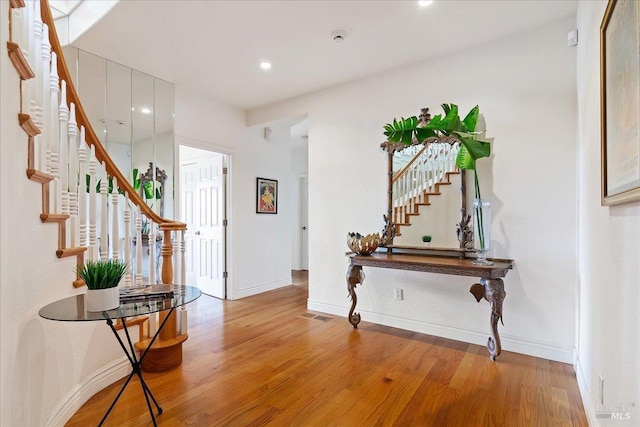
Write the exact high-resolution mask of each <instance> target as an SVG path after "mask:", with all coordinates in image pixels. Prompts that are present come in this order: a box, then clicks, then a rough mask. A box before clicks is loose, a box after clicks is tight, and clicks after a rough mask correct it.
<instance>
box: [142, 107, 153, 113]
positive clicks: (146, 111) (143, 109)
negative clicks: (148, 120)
mask: <svg viewBox="0 0 640 427" xmlns="http://www.w3.org/2000/svg"><path fill="white" fill-rule="evenodd" d="M140 112H141V113H142V114H151V110H150V109H148V108H141V109H140Z"/></svg>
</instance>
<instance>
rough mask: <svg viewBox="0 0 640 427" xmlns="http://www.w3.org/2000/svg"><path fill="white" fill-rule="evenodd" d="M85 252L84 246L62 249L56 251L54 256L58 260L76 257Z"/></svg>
mask: <svg viewBox="0 0 640 427" xmlns="http://www.w3.org/2000/svg"><path fill="white" fill-rule="evenodd" d="M86 250H87V248H86V247H85V246H77V247H75V248H64V249H58V250H57V251H56V256H57V257H58V258H66V257H70V256H77V255H79V254H81V253H84V252H85V251H86Z"/></svg>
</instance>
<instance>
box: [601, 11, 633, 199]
mask: <svg viewBox="0 0 640 427" xmlns="http://www.w3.org/2000/svg"><path fill="white" fill-rule="evenodd" d="M638 12H639V10H638V2H637V1H625V0H620V1H616V0H609V3H608V5H607V9H606V11H605V13H604V18H603V19H602V25H601V26H600V68H601V69H600V78H601V81H600V91H601V93H600V95H601V108H600V110H601V115H602V116H601V137H600V141H601V151H602V159H601V161H602V166H601V168H602V172H601V173H602V197H601V202H602V204H603V205H607V206H611V205H617V204H620V203H627V202H631V201H636V200H640V133H639V129H638V123H639V119H640V68H639V65H638V61H639V58H640V54H639V48H640V40H639V39H638V27H639V25H638V23H639V21H640V17H639V15H638Z"/></svg>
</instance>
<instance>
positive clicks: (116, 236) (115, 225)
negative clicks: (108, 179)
mask: <svg viewBox="0 0 640 427" xmlns="http://www.w3.org/2000/svg"><path fill="white" fill-rule="evenodd" d="M119 198H120V194H119V193H118V180H117V179H116V178H115V177H114V178H113V191H112V192H111V215H112V217H111V258H112V259H120V227H119V226H120V218H119V215H118V213H119V212H118V202H119Z"/></svg>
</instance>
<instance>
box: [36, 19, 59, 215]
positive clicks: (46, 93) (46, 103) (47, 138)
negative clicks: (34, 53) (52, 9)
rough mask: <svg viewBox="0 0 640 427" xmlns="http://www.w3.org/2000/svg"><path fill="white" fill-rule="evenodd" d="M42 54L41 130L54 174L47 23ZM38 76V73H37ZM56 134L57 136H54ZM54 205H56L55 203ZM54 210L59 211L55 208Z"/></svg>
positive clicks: (53, 137) (56, 106) (49, 170)
mask: <svg viewBox="0 0 640 427" xmlns="http://www.w3.org/2000/svg"><path fill="white" fill-rule="evenodd" d="M40 55H41V67H42V74H41V75H40V77H39V79H40V86H42V89H41V90H42V104H41V105H40V107H41V108H42V127H41V128H40V130H41V131H42V141H43V143H44V145H45V147H46V149H47V172H48V173H50V174H52V175H53V172H52V170H53V168H54V166H53V165H52V158H51V153H52V144H53V142H52V141H51V140H52V139H55V138H57V133H55V134H52V132H51V122H50V120H51V117H50V110H51V86H50V76H51V64H50V61H51V45H50V44H49V27H47V24H42V45H41V49H40ZM36 77H37V74H36ZM55 110H56V111H57V110H58V104H57V100H56V105H55ZM54 135H56V136H54ZM52 206H55V204H53V205H52ZM54 212H57V211H55V210H54Z"/></svg>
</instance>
